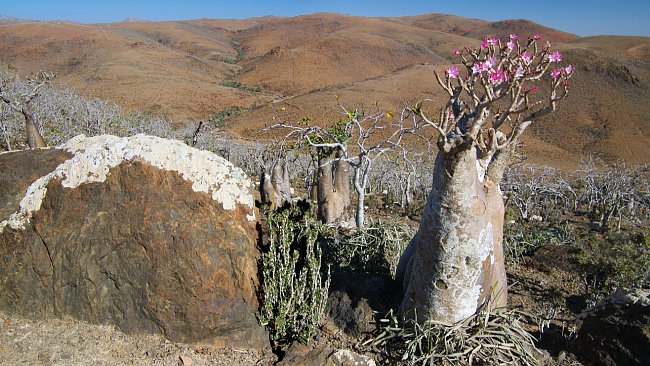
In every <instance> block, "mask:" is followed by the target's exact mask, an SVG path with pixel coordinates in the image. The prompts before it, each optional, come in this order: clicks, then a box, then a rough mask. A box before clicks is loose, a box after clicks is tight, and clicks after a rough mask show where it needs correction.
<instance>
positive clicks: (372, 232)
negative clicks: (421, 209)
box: [325, 218, 415, 276]
mask: <svg viewBox="0 0 650 366" xmlns="http://www.w3.org/2000/svg"><path fill="white" fill-rule="evenodd" d="M414 233H415V230H414V228H412V227H410V226H408V225H406V224H402V223H400V222H399V221H397V220H396V219H395V218H389V219H387V220H382V219H376V220H371V221H370V222H369V223H368V225H366V226H364V227H363V228H356V229H351V230H344V229H338V231H337V232H336V233H335V235H333V236H331V237H329V238H326V240H325V242H326V243H327V245H326V247H325V248H326V253H327V255H326V260H327V262H328V263H330V265H331V266H332V268H333V269H344V270H349V271H352V272H356V273H375V274H385V275H389V276H395V271H396V269H397V263H398V262H399V258H400V256H401V254H402V252H403V251H404V249H405V248H406V246H407V245H408V242H409V240H411V238H412V237H413V234H414Z"/></svg>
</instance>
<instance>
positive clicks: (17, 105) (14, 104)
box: [0, 71, 54, 149]
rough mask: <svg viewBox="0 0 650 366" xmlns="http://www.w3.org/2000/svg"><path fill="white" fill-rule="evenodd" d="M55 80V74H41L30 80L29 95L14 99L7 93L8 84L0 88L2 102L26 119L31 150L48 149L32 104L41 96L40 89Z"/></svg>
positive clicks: (28, 142) (23, 94) (25, 94)
mask: <svg viewBox="0 0 650 366" xmlns="http://www.w3.org/2000/svg"><path fill="white" fill-rule="evenodd" d="M53 78H54V74H49V73H46V72H43V71H42V72H41V73H40V74H39V75H38V77H36V78H33V79H29V82H28V83H29V86H30V90H29V91H28V92H27V93H21V94H19V95H18V96H17V97H14V98H12V96H10V95H9V94H8V93H7V91H6V87H7V84H6V82H5V83H3V85H2V87H1V88H0V100H2V101H3V102H5V104H7V105H8V106H9V107H10V108H11V109H13V110H14V111H16V112H19V113H21V114H22V115H23V118H24V119H25V131H26V132H27V144H28V145H29V148H30V149H35V148H37V147H47V144H46V143H45V140H44V139H43V136H42V135H41V133H40V132H39V130H38V124H37V121H36V117H35V116H34V112H33V111H32V108H31V105H30V103H31V102H32V100H33V99H34V98H36V97H37V96H38V95H39V89H40V88H42V87H43V86H44V85H45V84H47V83H49V82H50V80H51V79H53ZM7 143H8V141H7Z"/></svg>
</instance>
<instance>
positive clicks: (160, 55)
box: [0, 22, 268, 119]
mask: <svg viewBox="0 0 650 366" xmlns="http://www.w3.org/2000/svg"><path fill="white" fill-rule="evenodd" d="M124 24H131V25H133V26H136V25H138V24H150V25H151V26H152V27H157V28H154V29H159V28H160V27H162V26H164V24H163V25H162V26H161V25H160V24H158V23H154V22H151V23H149V22H147V23H124ZM172 25H173V26H175V25H174V24H172ZM172 29H173V28H172ZM168 32H170V31H169V30H168ZM122 33H124V32H116V31H114V30H112V29H110V28H108V27H106V26H105V25H82V24H76V23H68V22H28V23H19V24H15V25H8V26H3V27H0V54H1V55H2V60H1V61H3V62H6V63H10V64H12V65H13V66H15V67H16V68H17V70H18V71H19V72H20V73H21V74H24V75H28V74H31V73H35V72H38V71H39V70H47V71H51V72H54V73H56V74H57V76H58V77H57V79H56V82H57V84H60V85H67V86H70V87H72V88H74V89H76V90H77V91H79V92H81V93H83V94H85V95H87V96H89V97H98V98H102V99H108V100H110V101H114V102H116V103H118V104H120V105H122V106H124V107H127V108H140V109H145V110H149V111H152V112H156V113H165V114H168V115H170V116H172V117H174V118H176V119H187V118H193V117H197V116H206V115H209V114H210V113H211V112H214V111H217V110H220V109H221V107H220V106H222V105H242V106H248V105H250V104H252V103H254V102H262V101H264V100H266V99H267V98H268V96H264V95H259V94H255V93H251V92H247V91H243V90H238V89H233V88H230V87H225V86H222V85H219V84H220V82H221V81H222V80H224V79H226V78H227V77H228V76H229V75H231V74H232V73H233V72H234V71H235V70H236V69H237V66H236V65H229V64H227V63H224V62H217V61H212V60H210V59H207V58H201V57H199V56H195V55H193V54H191V53H189V52H184V51H183V50H181V49H180V47H179V49H176V48H172V47H169V46H167V45H165V44H161V43H160V42H157V41H154V40H151V39H149V38H147V37H145V36H143V35H141V34H137V32H134V31H133V32H132V34H129V35H125V34H122ZM151 33H153V34H155V30H154V31H152V32H151ZM170 33H171V32H170ZM183 36H185V34H183ZM215 42H217V41H212V43H213V44H214V43H215ZM206 43H207V41H206ZM214 50H215V52H222V51H223V49H217V48H214ZM196 52H197V53H199V52H198V51H196ZM235 53H236V52H235Z"/></svg>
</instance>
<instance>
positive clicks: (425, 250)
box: [398, 34, 573, 322]
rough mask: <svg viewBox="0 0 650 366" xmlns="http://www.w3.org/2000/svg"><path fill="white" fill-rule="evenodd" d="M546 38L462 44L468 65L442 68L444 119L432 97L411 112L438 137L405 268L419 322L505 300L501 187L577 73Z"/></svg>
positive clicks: (405, 306) (404, 307)
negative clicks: (429, 105) (522, 146)
mask: <svg viewBox="0 0 650 366" xmlns="http://www.w3.org/2000/svg"><path fill="white" fill-rule="evenodd" d="M539 38H540V37H539V35H535V36H532V37H530V38H529V39H528V40H527V41H525V42H523V43H520V42H519V41H518V38H517V36H516V35H514V34H512V35H510V39H508V40H507V41H505V42H504V41H501V40H499V39H498V38H490V39H485V40H484V41H483V43H482V45H481V46H480V47H479V48H476V49H472V48H465V49H463V50H462V51H458V50H454V54H455V55H458V57H459V59H460V65H453V66H449V67H447V68H446V69H445V75H444V77H442V78H441V77H440V75H438V74H437V73H436V74H435V76H436V80H437V81H438V83H439V84H440V86H441V87H442V88H443V89H444V90H445V91H446V92H447V94H448V99H447V102H446V104H445V105H444V107H443V108H442V109H441V110H440V111H439V113H438V117H437V118H435V119H433V118H429V117H428V116H427V114H426V113H425V105H424V104H425V103H424V102H426V101H423V102H421V103H417V104H416V105H415V106H413V107H411V108H409V109H408V112H409V113H411V114H412V115H415V116H417V117H418V118H419V119H420V120H421V122H422V123H424V124H425V125H428V126H431V127H433V128H434V129H435V130H436V131H437V132H438V134H439V136H438V139H437V145H438V149H439V152H438V155H437V158H436V163H435V167H434V170H433V184H432V188H431V193H430V195H429V197H428V200H427V204H426V207H425V210H424V213H423V215H422V220H421V222H420V227H419V230H418V232H417V234H416V235H415V237H414V238H413V239H412V241H411V243H410V244H409V248H408V249H407V250H406V251H405V254H404V255H403V257H402V260H401V263H400V266H399V273H398V277H403V286H404V298H403V301H402V304H401V311H402V312H403V313H405V314H410V316H413V314H417V318H418V321H425V320H429V319H431V320H440V321H446V322H455V321H458V320H461V319H464V318H466V317H468V316H470V315H471V314H473V313H474V312H475V311H476V309H477V308H478V307H479V306H480V305H481V304H483V303H484V302H485V301H487V300H488V299H490V298H492V299H493V302H492V304H494V305H496V306H499V305H505V304H506V293H507V285H506V273H505V266H504V263H503V262H504V259H503V246H502V241H503V220H504V203H503V198H502V195H501V191H500V189H499V183H500V181H501V178H502V176H503V172H504V169H505V167H506V166H507V164H508V162H509V160H510V158H511V156H512V154H513V152H514V150H515V147H516V145H517V143H518V141H519V138H520V137H521V135H522V134H523V133H524V131H525V130H526V128H527V127H528V126H530V125H531V124H532V123H533V122H534V121H536V120H537V119H539V117H541V116H542V115H545V114H548V113H550V112H553V111H554V110H555V108H556V104H557V102H558V101H560V100H561V99H564V98H565V97H566V96H567V93H568V80H569V78H570V77H571V75H572V71H573V70H572V67H571V66H570V65H569V66H566V67H558V68H554V69H552V65H554V64H556V63H558V62H560V61H561V60H562V55H561V54H560V53H559V52H557V51H554V52H552V51H551V44H550V42H547V43H546V44H545V45H542V46H540V45H539V42H540V41H539ZM549 70H551V71H550V77H549V78H544V75H546V74H547V71H549ZM538 83H545V84H546V86H544V88H542V87H540V86H538V85H537V84H538ZM542 89H544V90H545V92H544V93H542ZM413 310H415V311H413Z"/></svg>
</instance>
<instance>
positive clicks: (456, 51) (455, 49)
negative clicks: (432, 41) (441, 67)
mask: <svg viewBox="0 0 650 366" xmlns="http://www.w3.org/2000/svg"><path fill="white" fill-rule="evenodd" d="M451 53H453V54H454V55H460V51H458V48H454V50H453V51H452V52H451Z"/></svg>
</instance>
